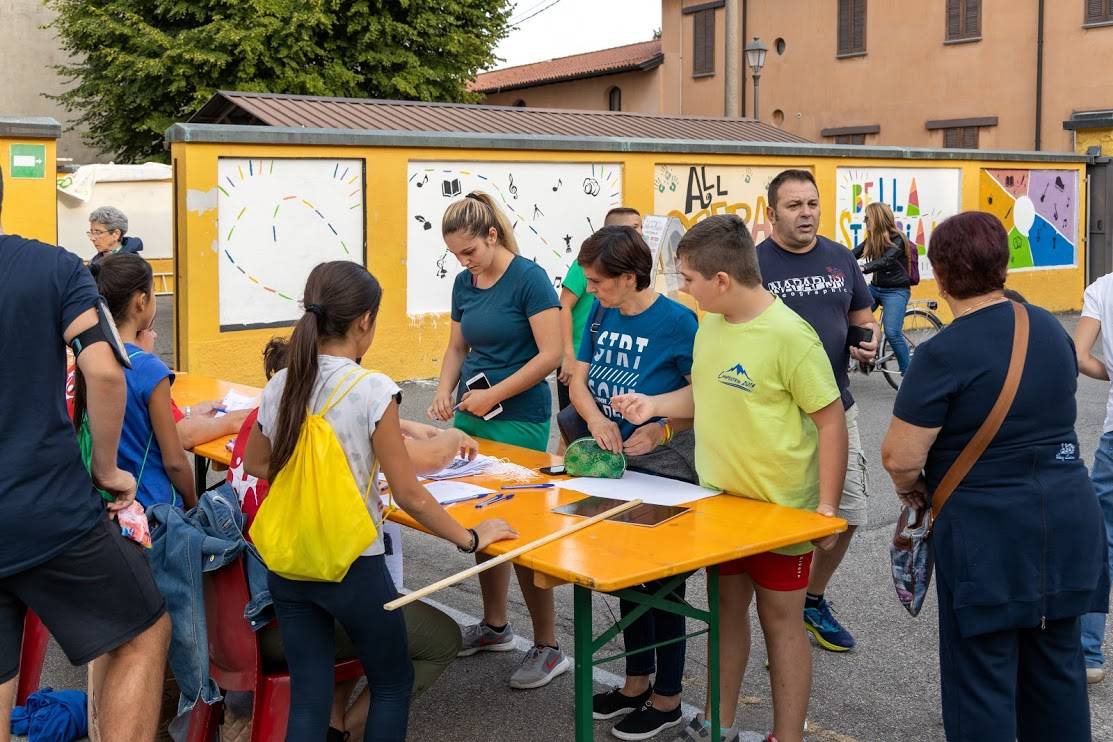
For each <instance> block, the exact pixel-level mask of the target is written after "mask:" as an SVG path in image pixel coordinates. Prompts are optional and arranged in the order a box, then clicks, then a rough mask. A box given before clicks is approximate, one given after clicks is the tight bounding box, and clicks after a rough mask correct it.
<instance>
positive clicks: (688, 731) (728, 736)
mask: <svg viewBox="0 0 1113 742" xmlns="http://www.w3.org/2000/svg"><path fill="white" fill-rule="evenodd" d="M719 735H720V736H719V739H720V740H722V742H741V733H740V732H739V731H738V730H737V729H735V728H734V727H731V728H730V729H720V730H719ZM710 739H711V725H710V724H708V723H707V721H706V720H705V719H704V718H703V714H696V715H695V716H693V717H692V718H691V720H690V721H689V722H688V724H687V726H685V727H684V728H683V729H682V730H680V734H679V735H677V737H676V742H705V741H709V740H710Z"/></svg>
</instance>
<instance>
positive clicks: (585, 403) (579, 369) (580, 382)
mask: <svg viewBox="0 0 1113 742" xmlns="http://www.w3.org/2000/svg"><path fill="white" fill-rule="evenodd" d="M590 371H591V366H590V365H589V364H586V363H584V362H583V361H576V369H575V370H574V371H573V372H572V382H571V383H570V384H569V385H568V397H569V399H571V400H572V406H573V407H575V408H576V412H578V413H580V417H581V418H583V421H584V422H585V423H587V429H588V431H589V432H590V433H591V437H592V438H594V439H595V442H596V443H598V444H599V447H600V448H602V449H603V450H605V451H613V452H614V453H618V452H619V451H621V450H622V433H621V431H620V430H619V429H618V424H617V423H615V421H614V420H611V419H610V418H609V417H607V416H606V415H604V414H603V412H602V410H600V409H599V405H598V404H596V403H595V397H594V396H592V394H591V389H589V388H588V386H587V375H588V373H589V372H590ZM569 443H571V441H569Z"/></svg>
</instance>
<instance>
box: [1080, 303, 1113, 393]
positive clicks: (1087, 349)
mask: <svg viewBox="0 0 1113 742" xmlns="http://www.w3.org/2000/svg"><path fill="white" fill-rule="evenodd" d="M1100 336H1101V321H1100V320H1097V319H1094V318H1093V317H1082V318H1080V319H1079V320H1078V326H1077V327H1075V328H1074V352H1075V355H1076V356H1077V357H1078V370H1079V371H1081V372H1082V373H1083V374H1085V375H1086V376H1089V377H1090V378H1091V379H1100V380H1101V381H1109V370H1108V369H1107V368H1106V367H1105V363H1104V362H1103V361H1102V360H1101V359H1100V358H1094V353H1093V351H1094V344H1095V343H1096V342H1097V340H1098V337H1100Z"/></svg>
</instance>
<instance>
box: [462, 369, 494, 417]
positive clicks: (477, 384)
mask: <svg viewBox="0 0 1113 742" xmlns="http://www.w3.org/2000/svg"><path fill="white" fill-rule="evenodd" d="M464 386H466V387H467V388H468V391H475V390H477V389H490V388H491V380H490V379H488V378H487V374H485V373H483V372H482V371H480V372H479V373H477V374H476V375H475V376H473V377H471V378H470V379H468V380H467V381H465V382H464ZM501 414H502V405H501V404H497V405H495V406H494V407H492V408H491V411H490V412H488V413H487V414H486V415H484V416H483V419H484V420H490V419H491V418H492V417H495V416H496V415H501Z"/></svg>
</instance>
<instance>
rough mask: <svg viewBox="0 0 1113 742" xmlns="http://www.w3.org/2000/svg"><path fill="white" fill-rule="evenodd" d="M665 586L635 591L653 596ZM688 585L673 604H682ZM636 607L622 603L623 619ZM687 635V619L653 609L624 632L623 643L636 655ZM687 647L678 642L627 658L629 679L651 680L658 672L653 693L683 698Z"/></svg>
mask: <svg viewBox="0 0 1113 742" xmlns="http://www.w3.org/2000/svg"><path fill="white" fill-rule="evenodd" d="M665 579H666V580H668V579H672V578H671V577H668V578H665ZM663 582H664V580H659V581H654V582H647V583H646V584H645V585H639V586H637V587H636V588H634V589H635V590H638V591H639V592H643V593H654V592H657V591H658V590H660V589H661V585H662V583H663ZM685 585H686V583H683V582H682V583H680V587H678V588H676V590H674V591H673V593H672V595H671V596H670V597H672V598H673V599H674V600H678V601H683V600H684V587H685ZM636 607H637V605H636V604H634V603H631V602H629V601H626V600H620V601H619V610H620V611H621V613H622V615H623V616H625V615H627V614H628V613H630V612H631V611H633V610H634V608H636ZM684 632H685V622H684V616H680V615H677V614H675V613H666V612H665V611H660V610H657V609H656V608H650V609H649V610H648V611H646V612H645V613H643V614H642V616H641V618H639V619H638V620H637V621H634V623H632V624H630V625H629V626H627V627H626V629H625V630H624V631H623V632H622V639H623V642H624V643H625V645H626V651H627V652H633V651H634V650H636V649H640V648H642V647H651V646H653V645H654V644H656V643H657V642H663V641H666V640H668V639H675V638H679V637H681V636H684ZM684 644H685V643H684V642H682V641H681V642H676V643H675V644H669V645H668V646H664V647H657V649H656V650H653V649H650V650H648V651H645V652H639V653H638V654H634V655H630V656H629V657H627V658H626V674H627V675H628V676H630V677H637V676H648V675H653V674H654V671H656V677H654V679H653V690H654V691H656V692H657V694H658V695H662V696H676V695H680V692H681V690H683V688H682V687H681V684H682V682H683V680H684ZM654 656H656V660H657V662H656V663H654V661H653V660H654Z"/></svg>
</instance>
